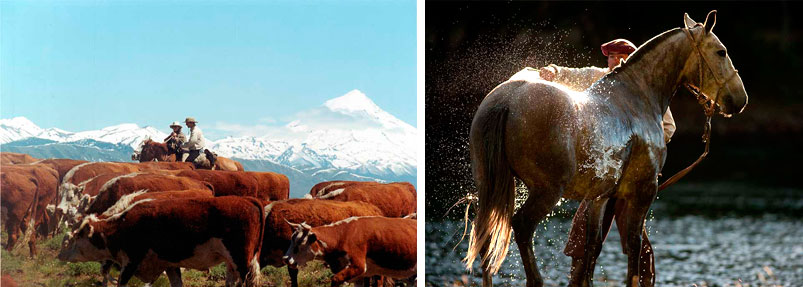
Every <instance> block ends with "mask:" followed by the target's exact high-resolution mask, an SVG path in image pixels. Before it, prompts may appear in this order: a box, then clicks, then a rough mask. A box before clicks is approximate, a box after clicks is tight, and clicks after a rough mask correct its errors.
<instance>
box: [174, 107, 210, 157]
mask: <svg viewBox="0 0 803 287" xmlns="http://www.w3.org/2000/svg"><path fill="white" fill-rule="evenodd" d="M184 123H185V124H187V127H189V128H190V139H189V140H188V141H187V142H186V143H184V144H182V145H181V149H182V150H184V151H186V152H188V153H189V156H188V157H187V158H186V159H185V160H184V161H186V162H194V161H195V158H197V157H198V156H199V155H200V154H201V151H203V149H204V147H205V146H206V139H204V135H203V132H202V131H201V128H199V127H197V126H196V125H195V124H196V123H198V122H197V121H196V120H195V118H193V117H188V118H187V119H186V120H184ZM176 161H179V160H178V159H177V160H176Z"/></svg>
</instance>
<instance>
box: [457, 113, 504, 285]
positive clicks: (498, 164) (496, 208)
mask: <svg viewBox="0 0 803 287" xmlns="http://www.w3.org/2000/svg"><path fill="white" fill-rule="evenodd" d="M509 112H510V108H509V107H508V106H507V103H504V102H502V103H497V104H496V105H494V106H492V107H491V108H489V109H487V110H486V111H478V114H477V116H476V117H475V118H474V123H472V131H471V137H470V138H471V142H470V144H471V158H472V160H471V163H472V165H473V168H472V171H473V173H474V180H475V182H476V184H477V191H478V197H479V203H478V204H479V209H478V210H477V215H476V217H475V218H474V222H473V223H472V230H471V235H470V237H469V244H468V254H467V255H466V258H465V259H464V261H465V263H466V268H468V269H469V270H470V269H471V267H472V263H473V262H474V259H476V258H477V256H478V255H480V254H482V257H481V258H482V265H483V271H484V272H490V274H495V273H496V272H497V271H498V270H499V267H500V266H501V265H502V262H503V261H504V260H505V256H506V255H507V251H508V247H509V245H510V235H511V218H512V217H513V211H514V203H515V190H514V187H515V182H514V180H513V172H512V170H511V169H510V166H509V164H508V161H507V157H506V156H505V128H506V124H507V118H508V114H509Z"/></svg>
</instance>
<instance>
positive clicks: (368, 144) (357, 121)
mask: <svg viewBox="0 0 803 287" xmlns="http://www.w3.org/2000/svg"><path fill="white" fill-rule="evenodd" d="M284 128H285V129H286V131H287V132H286V133H284V134H279V135H275V134H274V135H270V136H265V137H242V138H226V139H223V140H219V141H216V142H214V143H212V144H211V145H210V149H212V150H214V151H215V152H217V153H218V154H220V155H223V156H228V157H236V158H243V159H260V160H269V161H272V162H275V163H279V164H282V165H287V166H292V167H294V168H298V169H301V170H307V171H313V172H314V171H316V170H323V169H332V168H334V169H338V170H347V171H351V172H353V173H357V174H361V175H372V176H415V173H416V171H415V170H416V160H417V158H416V152H417V151H416V148H415V147H416V143H415V141H416V137H417V136H416V135H417V130H416V128H415V127H413V126H411V125H409V124H407V123H405V122H403V121H401V120H399V119H398V118H396V117H394V116H393V115H391V114H390V113H388V112H386V111H384V110H382V109H381V108H380V107H378V106H377V105H376V104H375V103H374V102H373V101H371V99H369V98H368V97H367V96H366V95H365V94H363V93H362V92H360V91H359V90H353V91H350V92H348V93H347V94H345V95H343V96H340V97H337V98H334V99H331V100H328V101H326V102H325V103H324V104H323V105H322V106H320V107H318V108H315V109H312V110H310V111H306V112H302V113H300V114H299V116H298V119H297V120H294V121H292V122H290V123H288V124H287V125H285V126H284Z"/></svg>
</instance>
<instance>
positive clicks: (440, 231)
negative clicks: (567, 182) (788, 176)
mask: <svg viewBox="0 0 803 287" xmlns="http://www.w3.org/2000/svg"><path fill="white" fill-rule="evenodd" d="M570 223H571V219H570V218H569V217H568V216H566V215H563V216H553V217H551V218H548V219H546V220H545V221H544V222H542V223H541V224H539V226H538V228H537V231H536V238H535V252H536V256H537V260H538V264H539V268H540V271H541V274H542V275H543V276H544V279H545V283H546V284H545V285H546V286H567V284H568V274H569V270H570V265H571V260H570V258H569V257H567V256H565V255H563V253H562V251H563V247H564V244H565V242H566V239H567V234H568V230H569V227H570ZM647 227H648V230H649V234H650V240H651V242H652V244H653V249H654V251H655V261H656V263H655V269H656V273H657V275H656V276H657V278H656V281H657V283H656V286H701V287H702V286H745V287H746V286H803V222H801V221H800V220H799V219H798V218H796V217H794V216H791V217H790V216H778V215H767V214H764V215H759V216H720V217H713V218H712V217H709V216H697V215H694V216H679V217H667V218H655V217H654V216H650V219H649V220H648V222H647ZM462 230H463V223H462V222H460V221H451V220H447V221H441V222H427V224H426V274H427V275H426V282H427V285H428V286H464V285H468V284H471V285H479V284H481V281H482V279H481V277H480V268H479V264H478V263H476V262H475V265H474V273H473V274H469V273H468V272H467V271H465V268H464V266H463V265H461V261H460V259H461V258H462V257H463V256H465V253H466V250H467V248H468V243H467V240H464V241H463V242H461V243H460V244H459V246H458V247H457V248H456V249H454V250H452V248H453V247H454V246H455V244H456V243H457V242H458V240H459V238H460V235H461V234H462ZM510 246H511V248H510V251H509V252H508V256H507V259H506V260H505V263H504V264H503V267H502V268H501V271H500V273H499V274H497V276H496V277H494V283H495V284H496V285H497V286H523V285H524V284H525V282H526V279H525V275H524V270H523V269H522V265H521V258H520V256H519V251H518V247H517V246H516V244H515V242H513V243H511V245H510ZM626 272H627V258H626V256H625V255H624V254H622V248H621V245H620V243H619V234H618V231H617V230H616V227H615V226H614V227H612V229H611V232H610V233H609V234H608V238H607V240H606V241H605V244H604V245H603V250H602V254H601V255H600V258H599V260H598V262H597V267H596V272H595V273H594V274H595V277H594V278H595V282H594V283H595V286H622V285H623V283H622V282H623V281H624V277H625V275H626Z"/></svg>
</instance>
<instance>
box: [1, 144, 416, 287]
mask: <svg viewBox="0 0 803 287" xmlns="http://www.w3.org/2000/svg"><path fill="white" fill-rule="evenodd" d="M0 158H1V160H2V161H0V177H2V182H0V187H2V188H0V190H1V191H2V195H0V199H2V200H0V202H2V224H3V226H4V227H5V230H6V232H7V233H8V241H7V243H6V246H4V247H5V248H6V249H7V250H11V249H12V248H13V247H14V245H15V244H16V243H17V241H19V240H20V239H21V237H28V238H27V240H28V246H29V248H30V252H31V255H34V254H35V253H36V248H35V247H36V237H37V235H38V236H52V235H53V234H57V233H59V232H60V230H61V229H62V228H67V229H68V230H70V232H69V233H68V234H67V236H65V239H64V243H63V245H62V248H61V251H60V253H59V255H58V258H59V259H60V260H64V261H69V262H83V261H97V262H101V263H102V273H103V274H102V276H103V284H104V286H105V285H106V284H108V283H109V282H113V281H115V280H113V279H112V278H110V274H109V271H110V270H111V268H112V267H113V266H116V267H117V268H119V269H120V276H119V278H118V279H117V280H116V281H117V284H119V285H120V286H123V285H126V283H127V282H128V281H129V280H130V279H131V277H132V276H137V277H138V278H139V279H141V280H142V281H143V282H153V281H155V280H156V279H157V278H158V277H159V276H160V275H161V274H162V273H166V274H167V277H168V279H169V281H170V284H171V286H181V285H182V282H181V269H180V268H192V269H200V270H205V269H208V268H210V267H212V266H215V265H218V264H220V263H221V262H223V263H225V264H226V267H227V275H226V285H227V286H232V285H243V286H258V285H259V277H260V271H259V270H260V267H261V266H262V267H264V266H267V265H271V266H276V267H281V266H285V265H287V266H288V271H289V274H290V278H291V284H292V286H297V285H298V281H297V275H298V269H297V268H298V267H300V266H304V264H305V263H306V262H308V261H310V260H323V261H324V262H325V264H326V265H327V266H328V267H329V268H330V269H331V270H332V272H333V273H334V276H333V277H332V279H331V281H332V286H337V285H340V284H342V283H344V282H355V283H357V284H360V285H361V284H363V283H364V282H368V280H370V279H371V278H372V277H373V278H376V279H378V280H377V281H379V283H380V284H381V282H382V279H383V278H385V277H389V278H395V279H403V280H413V279H414V276H415V270H416V224H415V212H416V190H415V188H414V187H413V185H411V184H409V183H400V182H396V183H388V184H383V183H377V182H356V181H331V182H322V183H319V184H317V185H315V186H314V187H313V188H312V189H311V190H310V193H309V194H308V195H306V196H305V198H303V199H290V198H289V191H290V188H289V181H288V179H287V177H286V176H284V175H282V174H277V173H272V172H250V171H220V170H198V169H195V167H194V166H193V165H192V164H191V163H185V162H144V163H126V162H87V161H82V160H72V159H44V160H39V159H35V158H33V157H31V156H29V155H26V154H16V153H7V152H0Z"/></svg>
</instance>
